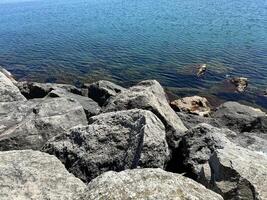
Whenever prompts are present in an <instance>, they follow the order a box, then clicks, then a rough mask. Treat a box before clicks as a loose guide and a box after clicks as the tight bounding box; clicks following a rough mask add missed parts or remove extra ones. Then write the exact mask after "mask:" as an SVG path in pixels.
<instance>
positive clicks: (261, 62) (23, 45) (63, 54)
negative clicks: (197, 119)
mask: <svg viewBox="0 0 267 200" xmlns="http://www.w3.org/2000/svg"><path fill="white" fill-rule="evenodd" d="M202 63H206V64H207V66H208V72H207V74H206V75H205V76H204V77H201V78H198V77H197V76H196V75H195V68H196V67H197V66H198V65H199V64H202ZM0 65H2V66H4V67H5V68H7V69H8V70H10V71H11V72H12V73H13V74H14V75H15V76H16V77H17V78H18V79H20V80H33V81H42V82H63V83H74V84H79V83H81V82H91V81H95V80H99V79H107V80H111V81H114V82H116V83H119V84H121V85H124V86H129V85H132V84H134V83H136V82H138V81H140V80H144V79H157V80H158V81H159V82H160V83H161V84H162V85H164V86H165V87H166V88H167V89H168V93H170V94H173V95H174V96H175V95H177V96H188V95H193V94H199V95H203V96H207V97H209V98H210V99H211V101H214V102H220V100H238V101H245V102H247V103H250V104H258V105H259V106H262V107H265V108H267V99H266V98H265V97H263V95H262V91H263V90H264V89H266V88H267V1H266V0H246V1H245V0H220V1H215V0H156V1H155V0H1V1H0ZM233 76H245V77H247V78H249V88H248V90H247V92H245V93H243V94H239V93H236V92H233V91H232V89H229V88H230V85H229V84H228V82H227V81H226V79H227V77H233Z"/></svg>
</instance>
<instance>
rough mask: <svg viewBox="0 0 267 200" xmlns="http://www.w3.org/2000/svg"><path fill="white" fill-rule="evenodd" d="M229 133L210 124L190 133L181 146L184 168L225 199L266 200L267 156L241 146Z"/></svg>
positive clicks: (202, 125)
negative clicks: (227, 135) (229, 137)
mask: <svg viewBox="0 0 267 200" xmlns="http://www.w3.org/2000/svg"><path fill="white" fill-rule="evenodd" d="M228 131H229V130H228ZM226 132H227V131H226V130H225V129H219V128H214V127H212V126H210V125H208V124H200V125H198V126H197V127H195V128H193V129H190V130H188V131H187V134H186V135H185V136H184V138H183V140H182V142H181V149H182V151H183V158H184V167H185V168H186V169H187V170H190V173H192V174H193V175H192V177H194V178H195V179H196V180H197V181H199V182H201V183H202V184H204V185H205V186H206V187H208V188H210V189H212V190H214V191H215V192H217V193H219V194H221V195H222V196H223V197H224V198H225V199H232V200H234V199H254V200H259V199H266V198H267V191H266V188H267V157H266V155H262V154H260V153H258V152H255V151H251V150H248V149H245V148H243V147H240V146H237V145H236V144H234V143H232V142H231V141H230V140H228V139H227V137H226V135H225V133H226ZM228 134H230V133H228ZM190 173H189V174H190Z"/></svg>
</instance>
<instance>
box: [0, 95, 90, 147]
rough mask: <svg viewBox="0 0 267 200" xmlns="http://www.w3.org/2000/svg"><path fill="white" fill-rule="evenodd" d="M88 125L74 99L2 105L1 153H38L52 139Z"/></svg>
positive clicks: (0, 106)
mask: <svg viewBox="0 0 267 200" xmlns="http://www.w3.org/2000/svg"><path fill="white" fill-rule="evenodd" d="M86 124H87V119H86V116H85V113H84V110H83V107H82V106H81V105H80V104H79V103H78V102H77V101H74V100H73V99H67V98H53V99H52V98H51V99H39V100H34V101H23V102H10V103H0V150H2V151H3V150H5V151H7V150H22V149H35V150H38V149H40V148H41V147H42V146H43V145H44V143H45V142H46V141H47V140H48V139H50V138H51V137H53V136H55V135H57V134H60V133H62V132H65V131H67V130H68V129H69V128H72V127H73V126H77V125H86Z"/></svg>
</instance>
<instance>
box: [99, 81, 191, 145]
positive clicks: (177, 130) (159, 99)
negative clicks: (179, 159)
mask: <svg viewBox="0 0 267 200" xmlns="http://www.w3.org/2000/svg"><path fill="white" fill-rule="evenodd" d="M132 108H139V109H144V110H150V111H152V112H153V113H154V114H155V115H156V116H157V117H158V118H159V119H160V120H161V121H162V122H163V124H164V125H165V128H166V133H167V142H168V144H169V145H170V147H171V148H173V147H177V146H178V144H179V141H180V139H181V136H182V135H184V132H185V131H186V130H187V128H186V127H185V126H184V124H183V122H182V121H181V120H180V118H179V117H178V116H177V115H176V113H175V112H174V111H173V110H172V108H171V107H170V106H169V104H168V101H167V99H166V96H165V92H164V89H163V88H162V87H161V85H160V84H159V83H158V82H157V81H155V80H148V81H142V82H140V83H139V84H137V85H136V86H133V87H131V88H129V89H128V90H124V91H122V92H121V93H119V94H118V95H116V96H115V97H113V98H111V99H110V100H109V102H108V104H107V105H106V107H105V108H104V109H103V112H109V111H116V110H127V109H132Z"/></svg>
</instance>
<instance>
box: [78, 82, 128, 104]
mask: <svg viewBox="0 0 267 200" xmlns="http://www.w3.org/2000/svg"><path fill="white" fill-rule="evenodd" d="M82 88H83V89H82V90H83V95H84V96H88V97H90V98H92V99H93V100H94V101H96V102H97V103H98V104H99V105H100V106H103V105H104V104H105V103H106V101H107V100H108V99H109V98H110V97H113V96H116V95H117V94H118V93H120V92H122V91H124V90H125V89H124V88H123V87H121V86H119V85H116V84H114V83H112V82H109V81H104V80H102V81H97V82H95V83H92V84H84V85H83V87H82Z"/></svg>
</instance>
